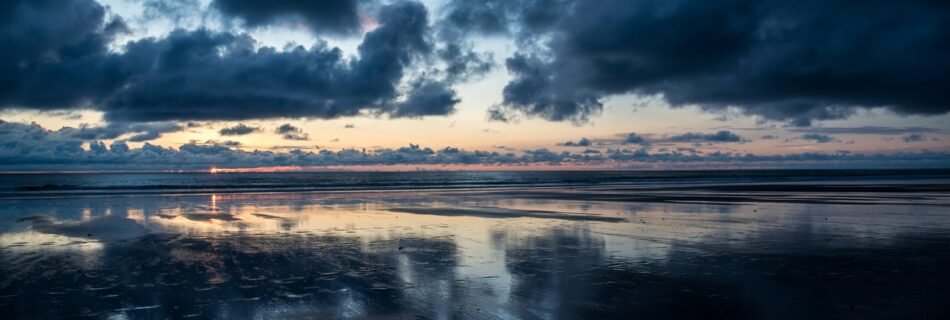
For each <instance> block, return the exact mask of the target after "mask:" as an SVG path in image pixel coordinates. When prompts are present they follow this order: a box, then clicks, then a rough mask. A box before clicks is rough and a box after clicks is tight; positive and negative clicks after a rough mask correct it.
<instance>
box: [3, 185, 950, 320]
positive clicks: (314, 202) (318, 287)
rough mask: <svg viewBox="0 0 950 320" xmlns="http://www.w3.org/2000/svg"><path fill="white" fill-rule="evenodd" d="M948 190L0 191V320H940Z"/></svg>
mask: <svg viewBox="0 0 950 320" xmlns="http://www.w3.org/2000/svg"><path fill="white" fill-rule="evenodd" d="M948 209H950V170H938V169H933V170H760V171H742V170H736V171H572V172H556V171H541V172H527V171H525V172H522V171H512V172H313V173H216V174H211V173H109V174H79V173H76V174H4V175H0V315H3V318H5V319H36V318H94V319H184V318H187V319H325V318H330V319H337V318H356V319H361V318H372V319H380V318H383V319H449V318H461V319H629V318H647V319H671V318H672V319H803V318H812V319H895V318H903V319H906V318H912V319H945V318H947V317H948V316H950V306H948V305H947V304H946V303H945V301H947V300H948V299H950V273H948V272H947V271H946V266H948V265H950V210H948Z"/></svg>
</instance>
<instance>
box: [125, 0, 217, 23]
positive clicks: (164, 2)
mask: <svg viewBox="0 0 950 320" xmlns="http://www.w3.org/2000/svg"><path fill="white" fill-rule="evenodd" d="M140 1H141V3H142V9H143V10H142V11H143V14H142V15H143V18H145V19H147V20H156V19H168V20H170V21H172V22H173V23H175V24H178V23H180V22H181V21H183V20H186V19H190V18H193V17H195V15H196V14H197V13H198V12H200V11H201V9H202V8H201V2H199V1H198V0H140Z"/></svg>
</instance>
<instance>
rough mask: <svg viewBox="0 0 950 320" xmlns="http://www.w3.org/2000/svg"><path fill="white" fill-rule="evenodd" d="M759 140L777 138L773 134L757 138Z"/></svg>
mask: <svg viewBox="0 0 950 320" xmlns="http://www.w3.org/2000/svg"><path fill="white" fill-rule="evenodd" d="M759 139H762V140H775V139H778V136H776V135H774V134H767V135H763V136H761V137H759Z"/></svg>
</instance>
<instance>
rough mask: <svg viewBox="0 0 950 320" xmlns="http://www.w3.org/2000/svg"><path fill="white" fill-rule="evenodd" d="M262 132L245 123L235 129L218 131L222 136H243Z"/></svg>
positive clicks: (239, 124)
mask: <svg viewBox="0 0 950 320" xmlns="http://www.w3.org/2000/svg"><path fill="white" fill-rule="evenodd" d="M258 131H261V128H259V127H251V126H248V125H246V124H243V123H238V124H237V125H235V126H233V127H227V128H223V129H221V130H219V131H218V133H219V134H221V135H222V136H243V135H246V134H251V133H254V132H258Z"/></svg>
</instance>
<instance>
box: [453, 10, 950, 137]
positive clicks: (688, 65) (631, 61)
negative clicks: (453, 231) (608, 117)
mask: <svg viewBox="0 0 950 320" xmlns="http://www.w3.org/2000/svg"><path fill="white" fill-rule="evenodd" d="M460 2H464V1H460ZM514 2H515V3H521V1H514ZM465 3H467V2H465ZM470 5H471V6H474V7H476V8H478V9H477V10H475V9H471V10H463V12H467V13H468V14H460V15H459V18H457V19H454V21H457V22H456V24H458V25H466V26H469V28H471V29H472V30H476V31H481V32H483V33H492V32H500V31H498V30H502V31H503V30H504V29H505V28H502V27H497V25H498V24H496V23H494V22H493V21H495V20H500V19H496V18H495V17H498V16H501V17H507V16H509V14H508V13H507V12H509V11H510V9H509V7H508V6H505V5H502V6H489V5H477V4H470ZM519 5H522V6H523V5H524V4H519ZM570 7H571V8H572V10H569V11H567V12H568V13H565V15H564V16H563V17H562V18H560V19H556V21H558V22H557V23H554V24H551V25H549V28H548V29H546V30H547V31H548V33H547V34H549V36H550V37H549V38H550V39H552V40H551V41H550V42H547V43H546V45H545V46H544V47H545V50H542V51H543V52H542V53H540V54H532V53H527V52H524V53H521V54H517V55H515V56H514V57H511V58H509V59H508V61H507V67H508V71H509V72H510V73H511V74H512V75H513V77H514V79H513V80H512V81H511V82H510V83H509V84H508V85H507V86H506V88H505V91H504V106H505V107H507V110H508V111H510V112H519V113H525V114H529V115H536V116H540V117H543V118H546V119H549V120H555V121H563V120H568V121H583V120H585V119H586V118H587V117H588V116H589V115H591V114H596V113H598V112H599V111H600V110H601V109H602V105H601V103H602V101H603V98H604V97H606V96H610V95H617V94H626V93H634V94H644V95H662V96H663V97H664V98H665V100H666V101H668V102H669V103H670V104H671V105H673V106H685V105H699V106H701V107H702V108H704V109H706V110H716V111H721V110H723V109H725V108H727V107H738V108H740V110H741V111H742V112H743V113H745V114H747V115H755V116H759V117H761V118H763V119H767V120H777V121H788V122H789V123H790V124H792V125H796V126H806V125H810V124H811V123H812V121H813V120H824V119H841V118H845V117H848V116H850V115H851V114H853V113H854V112H856V110H858V109H861V108H874V107H885V108H887V109H889V110H891V111H894V112H896V113H899V114H921V115H936V114H945V113H947V112H948V111H950V105H948V104H947V103H946V100H947V94H946V92H950V87H948V85H947V84H948V83H950V60H948V59H946V57H947V55H948V54H950V40H948V39H950V4H948V3H947V2H940V1H928V0H910V1H862V2H855V1H847V0H805V1H785V0H758V1H753V0H728V1H725V2H722V1H717V2H709V1H694V0H641V1H626V0H602V1H577V2H576V3H574V4H573V5H572V6H570ZM465 8H467V7H465ZM449 17H450V18H451V17H452V15H449ZM449 20H450V21H452V19H449ZM502 25H504V24H502ZM541 57H543V58H541Z"/></svg>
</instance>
